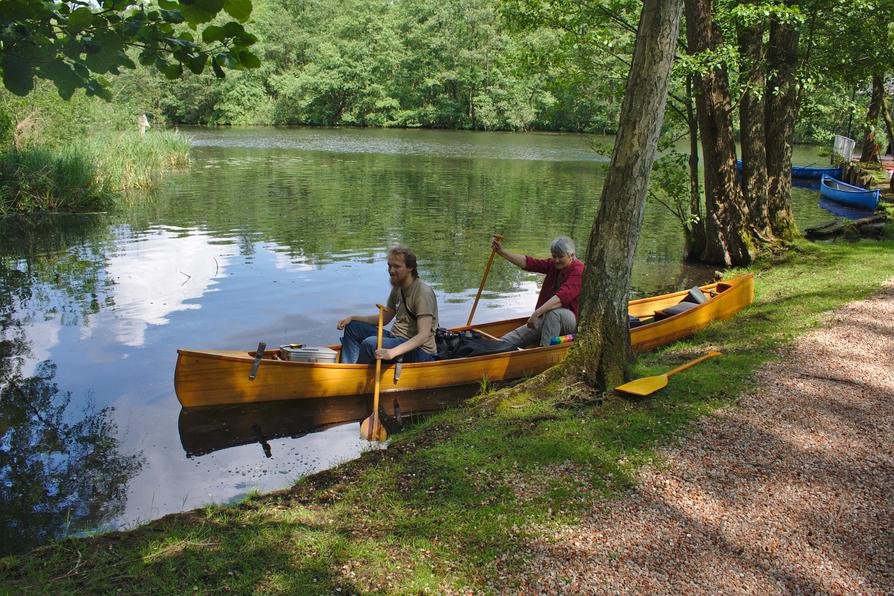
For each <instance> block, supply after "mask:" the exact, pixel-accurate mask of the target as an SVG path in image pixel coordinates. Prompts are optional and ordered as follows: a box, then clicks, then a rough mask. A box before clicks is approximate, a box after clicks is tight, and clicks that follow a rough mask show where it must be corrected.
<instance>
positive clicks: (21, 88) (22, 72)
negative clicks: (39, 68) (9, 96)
mask: <svg viewBox="0 0 894 596" xmlns="http://www.w3.org/2000/svg"><path fill="white" fill-rule="evenodd" d="M0 68H2V69H3V85H4V86H5V87H6V88H7V89H9V90H10V91H11V92H13V93H15V94H16V95H21V96H25V95H28V93H30V92H31V90H32V89H34V67H33V66H31V64H30V63H28V62H26V61H25V60H22V59H21V57H20V56H17V55H15V54H4V55H3V57H2V58H0Z"/></svg>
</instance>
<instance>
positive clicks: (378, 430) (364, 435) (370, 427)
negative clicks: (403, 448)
mask: <svg viewBox="0 0 894 596" xmlns="http://www.w3.org/2000/svg"><path fill="white" fill-rule="evenodd" d="M360 438H361V439H366V440H367V441H378V442H380V443H384V442H385V441H386V440H387V439H388V431H386V430H385V427H384V426H382V423H381V422H379V418H378V417H377V416H370V417H369V418H366V419H365V420H364V421H363V422H361V423H360Z"/></svg>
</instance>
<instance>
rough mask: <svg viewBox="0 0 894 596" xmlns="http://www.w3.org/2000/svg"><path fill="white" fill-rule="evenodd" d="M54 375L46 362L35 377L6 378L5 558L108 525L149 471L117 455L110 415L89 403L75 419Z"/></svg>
mask: <svg viewBox="0 0 894 596" xmlns="http://www.w3.org/2000/svg"><path fill="white" fill-rule="evenodd" d="M55 373H56V367H55V366H54V365H53V364H52V363H49V362H44V363H41V364H40V365H39V366H38V367H37V370H36V374H35V375H34V376H31V377H25V378H23V377H21V376H19V375H17V374H12V375H7V376H5V378H4V381H5V382H4V384H3V387H2V388H0V485H2V491H0V518H2V519H3V520H4V521H3V525H2V529H0V554H9V553H15V552H24V551H26V550H28V549H30V548H33V547H34V546H37V545H39V544H42V543H44V542H46V541H47V540H48V539H51V538H55V537H58V536H60V535H64V534H74V533H78V532H81V531H85V530H93V529H96V528H101V527H103V526H104V525H106V524H108V523H109V522H111V521H112V520H113V519H114V518H115V517H116V516H118V515H120V514H121V513H122V512H123V511H124V508H125V504H126V494H127V484H128V482H129V481H130V480H131V479H132V478H133V477H134V476H135V475H136V474H138V473H139V471H140V468H141V467H142V464H143V459H142V456H141V454H139V453H136V454H131V455H122V454H121V453H120V452H119V445H118V440H117V438H116V437H117V427H116V425H115V423H114V422H113V421H112V419H111V408H102V409H100V410H96V409H95V408H94V407H93V404H92V403H90V402H89V401H88V402H87V403H86V405H85V406H84V407H83V409H82V411H81V412H80V414H75V413H74V412H73V411H70V410H69V405H70V403H71V397H72V396H71V394H70V393H67V392H63V391H60V389H59V387H58V386H57V385H56V383H55V382H54V381H53V378H54V376H55ZM71 410H74V408H72V409H71Z"/></svg>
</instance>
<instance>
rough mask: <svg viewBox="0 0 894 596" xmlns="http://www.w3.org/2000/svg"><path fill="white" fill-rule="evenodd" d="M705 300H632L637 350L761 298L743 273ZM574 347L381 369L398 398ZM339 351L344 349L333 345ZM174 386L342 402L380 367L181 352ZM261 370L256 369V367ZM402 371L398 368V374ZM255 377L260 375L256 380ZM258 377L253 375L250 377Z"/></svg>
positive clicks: (511, 372)
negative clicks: (408, 392) (407, 393)
mask: <svg viewBox="0 0 894 596" xmlns="http://www.w3.org/2000/svg"><path fill="white" fill-rule="evenodd" d="M700 290H701V293H702V298H703V299H704V300H703V301H701V303H698V302H696V303H693V302H689V303H688V304H684V302H686V300H684V299H687V297H689V296H690V295H691V291H687V290H684V291H681V292H673V293H671V294H663V295H660V296H654V297H650V298H642V299H639V300H632V301H631V302H630V303H629V305H628V312H629V314H630V316H632V317H636V318H637V319H638V320H639V321H640V322H641V323H642V324H640V325H639V326H636V327H633V328H631V330H630V341H631V344H632V346H633V350H634V351H636V352H644V351H648V350H652V349H654V348H657V347H659V346H663V345H665V344H668V343H671V342H673V341H676V340H678V339H682V338H684V337H688V336H690V335H692V334H693V333H695V332H696V331H698V330H700V329H703V328H704V327H707V326H708V325H709V324H710V323H711V322H712V321H717V320H723V319H728V318H730V317H732V316H734V315H735V314H736V313H738V312H739V311H740V310H742V309H743V308H745V307H746V306H748V305H749V304H751V303H752V301H753V300H754V278H753V275H752V274H747V275H743V276H741V277H737V278H735V279H731V280H729V281H720V282H716V283H712V284H707V285H704V286H701V287H700ZM526 320H527V318H525V317H522V318H517V319H508V320H504V321H495V322H491V323H483V324H478V325H472V326H463V327H457V328H455V329H453V331H464V330H475V331H479V332H481V333H482V334H483V335H485V336H494V337H500V336H501V335H503V334H505V333H507V332H509V331H511V330H512V329H515V328H516V327H519V326H520V325H523V324H524V323H525V321H526ZM573 345H574V343H573V342H571V343H560V344H556V345H551V346H544V347H533V348H527V349H524V350H517V351H513V352H502V353H497V354H488V355H483V356H470V357H466V358H455V359H450V360H434V361H431V362H420V363H408V364H403V365H401V366H400V367H397V366H395V365H394V364H386V365H384V366H383V367H382V380H381V391H382V393H392V392H401V391H413V390H421V389H434V388H440V387H451V386H460V385H468V384H477V383H479V382H480V381H481V380H482V379H488V380H489V381H507V380H512V379H518V378H522V377H526V376H532V375H536V374H538V373H541V372H543V371H545V370H546V369H548V368H550V367H552V366H554V365H556V364H558V363H559V362H561V361H562V359H563V358H565V356H566V354H567V353H568V350H569V349H570V348H571V347H572V346H573ZM330 348H331V349H333V350H335V351H338V350H339V349H340V346H330ZM177 352H178V357H177V367H176V370H175V373H174V387H175V390H176V393H177V399H178V400H180V404H181V405H182V406H183V407H184V408H197V407H205V406H221V405H227V404H247V403H257V402H264V401H277V400H290V399H309V398H338V397H346V396H357V395H366V394H369V393H372V392H373V386H374V384H375V378H374V376H375V368H374V367H371V366H368V365H366V364H342V363H338V362H336V363H311V362H293V361H288V360H281V359H280V358H279V350H265V351H263V352H261V353H260V354H259V353H258V352H255V351H233V350H186V349H181V350H177ZM253 368H254V370H253ZM398 368H399V370H398ZM252 372H254V373H256V374H254V375H252V374H251V373H252ZM250 377H252V378H250Z"/></svg>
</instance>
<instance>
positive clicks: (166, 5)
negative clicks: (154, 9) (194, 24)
mask: <svg viewBox="0 0 894 596" xmlns="http://www.w3.org/2000/svg"><path fill="white" fill-rule="evenodd" d="M158 6H159V8H163V9H165V10H178V9H179V8H180V3H179V2H177V1H176V0H158Z"/></svg>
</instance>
